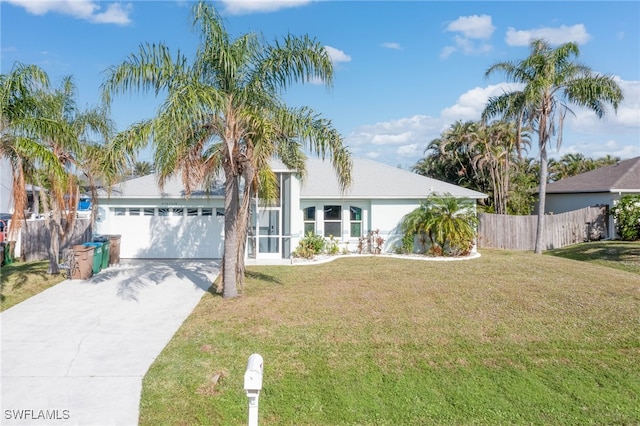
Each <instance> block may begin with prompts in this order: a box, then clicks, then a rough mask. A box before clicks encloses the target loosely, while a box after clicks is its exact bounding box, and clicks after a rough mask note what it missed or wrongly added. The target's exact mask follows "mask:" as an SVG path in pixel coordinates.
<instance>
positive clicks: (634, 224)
mask: <svg viewBox="0 0 640 426" xmlns="http://www.w3.org/2000/svg"><path fill="white" fill-rule="evenodd" d="M611 213H612V214H613V218H614V219H615V221H616V231H617V232H618V235H619V236H620V239H622V240H625V241H636V240H640V195H625V196H624V197H622V198H621V199H620V202H619V203H618V205H616V206H615V207H614V208H613V209H611Z"/></svg>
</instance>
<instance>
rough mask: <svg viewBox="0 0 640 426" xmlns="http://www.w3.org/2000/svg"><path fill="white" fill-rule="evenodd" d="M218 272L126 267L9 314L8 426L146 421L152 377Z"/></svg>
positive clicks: (4, 339)
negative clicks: (143, 397) (144, 406)
mask: <svg viewBox="0 0 640 426" xmlns="http://www.w3.org/2000/svg"><path fill="white" fill-rule="evenodd" d="M218 273H219V263H218V262H215V261H209V260H206V261H186V260H185V261H166V262H165V261H137V262H129V263H122V264H120V265H117V266H112V267H110V268H108V269H106V270H104V271H102V272H100V273H99V274H97V275H94V277H93V278H92V279H90V280H87V281H82V280H67V281H64V282H62V283H60V284H58V285H56V286H54V287H52V288H50V289H48V290H46V291H44V292H42V293H40V294H38V295H36V296H34V297H32V298H31V299H29V300H27V301H25V302H23V303H20V304H18V305H16V306H14V307H12V308H9V309H8V310H7V311H5V312H3V313H2V314H0V333H1V347H0V355H1V356H0V370H1V371H2V384H1V393H0V407H1V410H2V411H1V412H0V424H2V425H65V426H66V425H92V426H93V425H95V426H105V425H117V426H128V425H136V424H137V423H138V415H139V403H140V392H141V389H142V378H143V377H144V375H145V374H146V372H147V370H148V369H149V366H150V365H151V363H152V362H153V361H154V360H155V358H156V357H157V356H158V355H159V354H160V352H161V351H162V349H163V348H164V347H165V346H166V344H167V343H168V342H169V340H170V339H171V338H172V336H173V335H174V334H175V332H176V331H177V330H178V328H179V327H180V325H181V324H182V323H183V321H184V320H185V319H186V317H187V316H188V315H189V314H190V313H191V312H192V310H193V308H194V307H195V306H196V305H197V304H198V302H199V301H200V298H201V297H202V296H203V294H204V293H205V292H206V291H207V289H208V287H209V286H210V284H211V283H212V282H213V280H214V279H215V277H216V276H217V275H218Z"/></svg>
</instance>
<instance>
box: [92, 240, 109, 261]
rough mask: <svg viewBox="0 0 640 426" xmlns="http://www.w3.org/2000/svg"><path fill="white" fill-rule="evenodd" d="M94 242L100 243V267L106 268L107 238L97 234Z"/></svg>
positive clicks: (107, 258)
mask: <svg viewBox="0 0 640 426" xmlns="http://www.w3.org/2000/svg"><path fill="white" fill-rule="evenodd" d="M93 242H94V243H100V244H102V260H101V261H100V268H101V269H107V268H108V267H109V254H110V252H109V246H110V242H109V238H108V237H105V236H97V237H95V238H94V239H93Z"/></svg>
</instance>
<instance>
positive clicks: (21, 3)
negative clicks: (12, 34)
mask: <svg viewBox="0 0 640 426" xmlns="http://www.w3.org/2000/svg"><path fill="white" fill-rule="evenodd" d="M5 1H6V2H8V3H11V4H13V5H15V6H18V7H23V8H24V9H26V10H27V12H29V13H31V14H34V15H45V14H47V13H49V12H53V13H61V14H64V15H70V16H73V17H75V18H78V19H84V20H86V21H89V22H93V23H97V24H118V25H126V24H129V23H131V19H130V18H129V14H130V12H131V9H132V6H131V3H127V4H125V5H123V4H122V3H111V4H109V5H107V6H106V8H105V9H104V10H103V9H102V3H101V2H99V1H94V0H50V1H33V0H5Z"/></svg>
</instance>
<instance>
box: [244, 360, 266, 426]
mask: <svg viewBox="0 0 640 426" xmlns="http://www.w3.org/2000/svg"><path fill="white" fill-rule="evenodd" d="M263 365H264V364H263V360H262V356H261V355H259V354H253V355H251V356H250V357H249V362H247V371H246V372H245V373H244V390H245V391H247V398H249V423H248V424H249V426H258V397H259V396H260V390H261V389H262V370H263Z"/></svg>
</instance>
